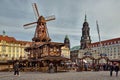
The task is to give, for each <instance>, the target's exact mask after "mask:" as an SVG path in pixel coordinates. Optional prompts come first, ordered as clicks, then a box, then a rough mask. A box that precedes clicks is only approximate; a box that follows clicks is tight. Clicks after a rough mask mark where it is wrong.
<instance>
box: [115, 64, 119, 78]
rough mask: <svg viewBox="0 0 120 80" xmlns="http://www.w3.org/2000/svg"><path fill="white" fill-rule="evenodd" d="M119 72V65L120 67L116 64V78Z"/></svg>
mask: <svg viewBox="0 0 120 80" xmlns="http://www.w3.org/2000/svg"><path fill="white" fill-rule="evenodd" d="M118 71H119V65H118V64H116V65H115V72H116V77H117V76H118Z"/></svg>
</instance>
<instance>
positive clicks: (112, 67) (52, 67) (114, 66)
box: [13, 62, 120, 76]
mask: <svg viewBox="0 0 120 80" xmlns="http://www.w3.org/2000/svg"><path fill="white" fill-rule="evenodd" d="M63 66H64V67H65V68H66V69H67V70H76V71H83V70H84V71H89V70H92V71H110V76H112V75H113V71H115V72H116V76H118V72H119V67H120V66H119V64H118V63H112V62H111V63H109V64H107V63H106V64H105V63H103V64H89V63H84V64H76V63H69V64H68V63H66V64H64V65H63ZM13 69H14V75H19V70H20V64H19V62H16V63H15V64H14V65H13ZM48 72H49V73H53V72H57V64H53V63H52V62H51V63H49V65H48Z"/></svg>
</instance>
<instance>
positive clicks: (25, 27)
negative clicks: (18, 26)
mask: <svg viewBox="0 0 120 80" xmlns="http://www.w3.org/2000/svg"><path fill="white" fill-rule="evenodd" d="M33 27H35V25H32V26H24V29H29V28H33Z"/></svg>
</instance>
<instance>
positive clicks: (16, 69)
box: [13, 62, 19, 75]
mask: <svg viewBox="0 0 120 80" xmlns="http://www.w3.org/2000/svg"><path fill="white" fill-rule="evenodd" d="M13 69H14V75H19V63H18V62H16V63H15V64H14V66H13Z"/></svg>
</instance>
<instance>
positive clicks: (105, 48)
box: [91, 38, 120, 60]
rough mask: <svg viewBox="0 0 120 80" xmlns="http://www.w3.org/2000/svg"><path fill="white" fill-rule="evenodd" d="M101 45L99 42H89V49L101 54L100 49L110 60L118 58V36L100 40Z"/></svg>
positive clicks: (119, 44)
mask: <svg viewBox="0 0 120 80" xmlns="http://www.w3.org/2000/svg"><path fill="white" fill-rule="evenodd" d="M101 44H102V47H100V43H99V42H94V43H92V44H91V49H93V50H95V51H96V53H97V55H101V53H100V52H101V51H100V50H102V52H103V54H104V55H105V56H107V57H108V58H109V59H110V60H120V38H113V39H109V40H104V41H101Z"/></svg>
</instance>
